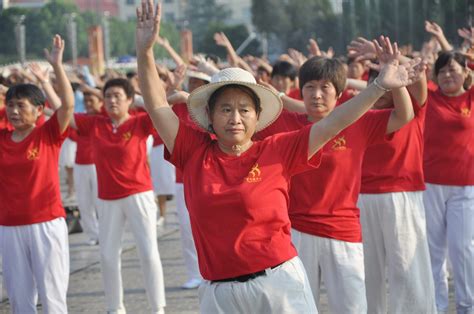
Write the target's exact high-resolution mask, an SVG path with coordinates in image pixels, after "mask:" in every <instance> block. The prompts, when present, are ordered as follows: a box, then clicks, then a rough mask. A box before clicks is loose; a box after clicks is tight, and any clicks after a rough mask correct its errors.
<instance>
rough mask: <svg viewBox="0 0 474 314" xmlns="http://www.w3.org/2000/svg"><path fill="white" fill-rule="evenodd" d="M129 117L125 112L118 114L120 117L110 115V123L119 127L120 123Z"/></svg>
mask: <svg viewBox="0 0 474 314" xmlns="http://www.w3.org/2000/svg"><path fill="white" fill-rule="evenodd" d="M129 117H130V114H129V113H128V112H127V114H125V115H123V116H120V117H110V120H111V121H112V124H113V125H114V127H116V128H117V127H119V126H120V125H121V124H122V123H124V122H125V121H127V120H128V118H129Z"/></svg>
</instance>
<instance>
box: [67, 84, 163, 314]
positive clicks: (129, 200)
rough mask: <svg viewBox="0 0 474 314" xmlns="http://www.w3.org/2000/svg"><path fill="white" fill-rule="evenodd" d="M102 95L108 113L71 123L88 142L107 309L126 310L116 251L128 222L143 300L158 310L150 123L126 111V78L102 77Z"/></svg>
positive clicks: (160, 295)
mask: <svg viewBox="0 0 474 314" xmlns="http://www.w3.org/2000/svg"><path fill="white" fill-rule="evenodd" d="M103 93H104V106H105V110H106V111H107V116H103V115H94V116H90V115H78V114H76V115H74V123H73V124H72V126H73V127H74V128H76V129H77V131H78V132H79V133H80V134H82V135H84V136H87V137H90V139H91V141H92V143H93V145H92V156H93V161H94V163H95V167H96V170H97V183H98V198H99V200H98V212H99V245H100V260H101V266H102V279H103V284H104V290H105V300H106V306H107V311H110V312H119V313H120V312H124V311H125V307H124V304H123V287H122V278H121V273H120V266H121V263H120V259H121V256H120V255H121V250H122V235H123V232H124V228H125V222H127V221H128V224H129V226H130V228H131V230H132V233H133V235H134V238H135V241H136V243H137V247H138V252H139V258H140V261H141V265H142V271H143V276H144V281H145V289H146V292H147V297H148V302H149V303H150V306H151V308H152V311H153V312H154V313H160V312H163V311H164V307H165V305H166V302H165V290H164V282H163V270H162V265H161V261H160V255H159V252H158V243H157V241H156V237H157V234H156V215H157V206H156V203H155V197H154V194H153V187H152V183H151V178H150V169H149V167H148V163H147V150H146V141H147V139H148V137H149V135H150V134H152V133H153V130H154V129H153V125H152V122H151V120H150V118H149V117H148V115H147V114H146V113H136V114H130V113H129V108H130V105H131V104H132V102H133V99H134V93H135V91H134V89H133V87H132V85H131V84H130V82H129V81H127V80H126V79H121V78H118V79H112V80H109V81H107V82H106V84H105V86H104V88H103Z"/></svg>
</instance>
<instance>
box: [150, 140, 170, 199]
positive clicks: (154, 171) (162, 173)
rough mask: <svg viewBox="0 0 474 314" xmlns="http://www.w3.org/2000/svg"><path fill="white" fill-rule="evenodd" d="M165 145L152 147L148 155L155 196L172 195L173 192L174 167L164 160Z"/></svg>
mask: <svg viewBox="0 0 474 314" xmlns="http://www.w3.org/2000/svg"><path fill="white" fill-rule="evenodd" d="M164 147H165V145H163V144H162V145H158V146H155V147H153V149H152V150H151V155H150V171H151V178H152V180H153V191H154V192H155V195H173V194H174V192H175V181H176V172H175V169H174V166H173V165H172V164H171V163H170V162H168V161H167V160H165V158H164V149H165V148H164Z"/></svg>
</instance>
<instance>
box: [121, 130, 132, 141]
mask: <svg viewBox="0 0 474 314" xmlns="http://www.w3.org/2000/svg"><path fill="white" fill-rule="evenodd" d="M122 138H123V139H124V141H130V139H131V138H132V132H130V131H128V132H125V133H123V134H122Z"/></svg>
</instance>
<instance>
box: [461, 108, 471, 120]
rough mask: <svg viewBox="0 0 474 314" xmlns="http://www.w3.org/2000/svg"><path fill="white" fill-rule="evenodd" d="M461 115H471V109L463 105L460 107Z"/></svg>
mask: <svg viewBox="0 0 474 314" xmlns="http://www.w3.org/2000/svg"><path fill="white" fill-rule="evenodd" d="M461 116H463V117H466V118H467V117H470V116H471V109H469V108H467V107H464V108H461Z"/></svg>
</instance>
